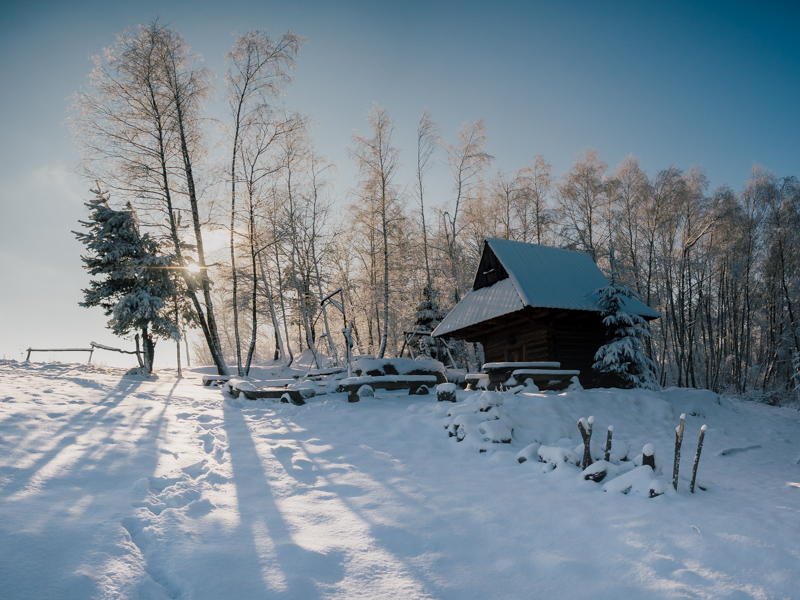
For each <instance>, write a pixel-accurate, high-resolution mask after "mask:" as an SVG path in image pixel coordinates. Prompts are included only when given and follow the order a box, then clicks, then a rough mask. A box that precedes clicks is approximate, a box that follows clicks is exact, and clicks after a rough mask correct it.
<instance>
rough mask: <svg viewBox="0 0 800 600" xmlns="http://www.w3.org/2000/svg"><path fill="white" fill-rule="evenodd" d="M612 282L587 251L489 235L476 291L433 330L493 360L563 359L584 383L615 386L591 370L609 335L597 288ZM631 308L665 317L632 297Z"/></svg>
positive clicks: (646, 315)
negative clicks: (479, 348) (479, 347)
mask: <svg viewBox="0 0 800 600" xmlns="http://www.w3.org/2000/svg"><path fill="white" fill-rule="evenodd" d="M607 284H608V280H607V279H606V277H605V275H603V272H602V271H601V270H600V269H599V268H598V267H597V265H596V264H595V263H594V261H592V259H591V257H590V256H589V255H588V254H584V253H581V252H574V251H572V250H562V249H560V248H551V247H549V246H539V245H536V244H527V243H523V242H514V241H510V240H500V239H495V238H487V239H486V241H485V243H484V247H483V254H482V256H481V260H480V263H479V265H478V270H477V273H476V275H475V282H474V284H473V286H472V290H471V291H470V292H469V293H467V295H466V296H464V298H463V299H462V300H461V302H459V303H458V304H457V305H456V307H455V308H454V309H453V310H452V311H450V313H449V314H448V315H447V316H446V317H445V318H444V320H443V321H442V322H441V323H440V324H439V326H438V327H437V328H436V330H435V331H434V332H433V334H432V335H433V336H434V337H448V338H455V339H460V340H465V341H468V342H479V343H481V344H482V345H483V352H484V356H485V360H486V362H547V361H551V362H558V363H561V368H562V369H566V370H576V371H580V376H579V379H580V382H581V385H582V386H583V387H605V386H613V385H615V384H616V383H617V381H616V380H613V379H612V378H611V377H608V376H601V375H599V374H598V373H595V372H594V371H593V370H592V365H593V364H594V355H595V353H596V352H597V350H598V349H599V348H600V347H601V346H602V345H603V344H605V343H606V341H607V339H606V327H605V325H604V324H603V321H602V318H601V316H600V309H599V306H598V303H597V300H598V299H597V297H596V296H595V295H594V292H595V290H597V289H599V288H601V287H604V286H605V285H607ZM625 307H626V309H627V310H628V311H629V312H632V313H635V314H638V315H641V316H642V317H644V318H645V319H647V320H651V319H655V318H657V317H659V316H660V315H659V313H658V312H656V311H655V310H653V309H652V308H650V307H649V306H647V305H646V304H644V303H642V302H640V301H639V300H636V299H633V298H629V299H626V300H625Z"/></svg>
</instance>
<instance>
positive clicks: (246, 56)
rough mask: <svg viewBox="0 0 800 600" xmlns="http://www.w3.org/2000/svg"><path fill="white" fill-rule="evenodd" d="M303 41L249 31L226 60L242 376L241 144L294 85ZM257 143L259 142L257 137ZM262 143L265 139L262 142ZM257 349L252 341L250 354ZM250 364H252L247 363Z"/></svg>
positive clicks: (238, 359) (232, 240) (235, 299)
mask: <svg viewBox="0 0 800 600" xmlns="http://www.w3.org/2000/svg"><path fill="white" fill-rule="evenodd" d="M302 43H303V38H301V37H300V36H297V35H295V34H293V33H292V32H291V31H287V32H286V33H285V34H283V35H282V36H281V37H280V38H279V39H277V40H273V39H271V38H270V37H269V35H268V34H267V33H266V32H265V31H248V32H247V33H245V34H244V35H239V36H237V37H236V43H235V45H234V49H233V51H231V52H230V53H229V54H228V55H227V57H226V59H227V62H228V70H227V74H226V77H225V80H226V84H227V93H228V106H229V110H230V114H231V118H232V124H231V136H232V143H231V162H230V172H229V176H230V186H231V212H230V251H231V277H232V286H233V288H232V306H233V327H234V335H235V342H236V343H235V351H236V367H237V370H238V374H239V375H240V376H242V375H244V374H245V372H244V369H243V367H242V345H241V341H240V336H239V313H238V305H239V303H238V276H237V270H236V237H235V231H236V214H237V213H236V183H237V178H238V175H239V174H238V172H237V169H236V161H237V158H238V157H239V154H240V152H241V151H242V148H241V141H242V140H243V139H247V137H246V135H244V134H246V132H247V129H249V128H253V127H255V128H260V127H264V126H265V124H267V123H268V122H269V121H270V119H271V118H272V117H273V114H274V110H273V107H272V103H273V102H274V98H275V97H276V96H277V95H278V94H279V93H281V92H282V91H283V90H284V88H285V87H286V85H288V84H289V82H290V81H291V75H290V71H291V69H293V68H294V64H295V57H296V55H297V52H298V50H299V48H300V45H301V44H302ZM256 139H259V138H258V137H257V138H256ZM261 139H263V138H261ZM253 349H254V345H253V343H252V340H251V345H250V354H251V357H252V350H253ZM248 363H249V360H248Z"/></svg>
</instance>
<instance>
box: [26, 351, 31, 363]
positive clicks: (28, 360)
mask: <svg viewBox="0 0 800 600" xmlns="http://www.w3.org/2000/svg"><path fill="white" fill-rule="evenodd" d="M25 362H31V348H28V356H27V357H26V358H25Z"/></svg>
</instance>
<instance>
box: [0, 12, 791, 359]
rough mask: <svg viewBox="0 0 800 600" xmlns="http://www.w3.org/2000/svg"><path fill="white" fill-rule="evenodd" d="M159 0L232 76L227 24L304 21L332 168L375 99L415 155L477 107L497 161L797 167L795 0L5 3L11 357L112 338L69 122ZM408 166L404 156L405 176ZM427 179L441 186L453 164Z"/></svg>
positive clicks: (0, 190)
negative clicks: (83, 90) (93, 65)
mask: <svg viewBox="0 0 800 600" xmlns="http://www.w3.org/2000/svg"><path fill="white" fill-rule="evenodd" d="M155 16H159V17H160V18H161V19H162V20H163V21H165V22H167V23H170V24H171V25H172V26H173V27H175V28H176V29H177V30H179V31H180V32H181V33H182V34H183V36H184V37H185V38H186V40H187V41H188V42H189V43H190V44H191V45H192V47H193V48H194V49H195V50H196V51H197V52H200V53H201V54H202V55H203V57H204V58H205V60H206V62H207V64H208V65H210V66H211V67H213V68H214V69H215V70H216V72H217V74H218V75H219V76H220V77H221V75H222V69H223V59H222V57H223V56H224V54H225V53H226V52H227V51H228V50H229V48H230V45H231V42H232V37H231V33H232V32H233V31H240V32H242V31H245V30H246V29H248V28H258V29H267V30H269V31H270V32H272V33H274V34H279V33H281V32H283V31H285V30H286V29H291V30H293V31H294V32H296V33H299V34H301V35H303V36H305V37H306V38H307V44H306V45H305V46H304V47H303V49H302V51H301V53H300V57H299V60H298V69H297V73H296V80H295V83H294V84H293V86H292V88H291V89H290V92H289V94H288V96H287V99H286V101H287V104H288V105H289V106H290V107H292V108H296V109H298V110H300V111H303V112H306V113H309V114H310V115H311V116H312V117H313V118H314V119H315V120H316V125H315V128H314V138H315V141H316V144H317V147H318V150H319V151H320V152H321V153H322V154H324V155H326V156H327V157H328V158H329V159H331V160H332V161H333V162H335V163H337V165H338V166H339V171H338V182H337V184H336V187H335V190H334V193H335V195H336V197H337V198H339V199H341V200H342V201H346V199H347V193H348V189H349V188H350V186H352V183H353V176H354V168H353V166H352V165H351V164H350V162H349V160H348V159H347V155H346V152H345V148H346V146H347V145H348V143H349V141H350V136H351V134H352V132H353V130H354V129H356V130H358V131H360V132H365V126H364V123H365V115H366V112H367V110H368V109H369V108H370V107H371V105H372V103H373V102H376V103H378V104H379V105H381V106H385V107H387V108H388V109H389V111H390V114H391V115H392V117H393V118H394V120H395V134H396V142H397V145H398V146H399V147H400V149H401V152H402V154H401V161H402V162H404V163H405V164H406V166H407V167H408V168H409V169H410V167H411V165H412V163H413V157H414V152H415V149H414V135H415V128H416V123H417V120H418V119H419V116H420V114H421V113H422V110H423V109H424V108H426V107H427V108H428V109H429V110H431V112H432V113H433V116H434V118H435V119H436V120H437V121H438V122H439V124H440V125H441V128H442V135H443V137H444V138H445V139H453V137H454V136H455V133H456V131H457V129H458V127H459V126H460V125H461V123H463V122H464V121H467V120H477V119H479V118H484V119H485V120H486V125H487V128H488V135H489V144H488V148H487V150H488V151H489V152H490V153H491V154H492V155H494V156H495V158H496V161H495V165H494V167H495V168H501V169H503V170H509V169H513V168H517V167H521V166H523V165H525V164H526V163H527V162H529V161H530V160H531V159H532V158H533V156H534V155H536V154H543V155H544V156H545V157H546V158H547V159H548V160H550V162H551V163H552V164H553V166H554V168H555V171H556V172H557V173H563V172H564V171H565V170H567V169H569V167H570V166H571V164H572V162H573V160H574V157H575V154H576V153H578V152H580V151H581V150H583V149H585V148H587V147H593V148H596V149H598V151H599V152H600V155H601V157H602V158H603V159H604V160H605V161H606V162H607V163H608V164H609V166H610V167H612V168H613V166H614V165H616V164H617V163H618V162H619V161H620V160H621V159H622V158H624V157H625V156H627V155H628V154H633V155H635V156H637V157H639V158H640V159H641V161H642V165H643V167H644V168H645V169H646V170H647V171H648V172H649V173H650V174H654V173H655V172H656V171H657V170H659V169H662V168H666V167H668V166H669V165H671V164H675V165H676V166H678V167H679V168H682V169H689V168H690V167H691V166H692V165H699V166H701V167H703V168H704V169H705V170H706V171H707V174H708V177H709V180H710V182H711V185H712V187H713V186H718V185H722V184H726V183H727V184H730V185H731V186H732V187H734V188H735V189H740V188H741V187H742V185H743V183H744V181H745V180H746V179H747V177H748V175H749V172H750V170H751V168H752V166H753V164H754V163H759V164H761V165H763V166H765V167H767V168H769V169H771V170H773V171H774V172H775V173H776V174H777V175H779V176H783V175H798V176H800V150H798V140H800V110H798V107H800V36H799V35H798V34H797V23H798V22H800V5H798V4H797V3H790V2H785V3H769V2H767V3H755V2H753V3H736V2H719V3H710V2H671V3H656V2H641V1H639V2H533V1H532V2H492V3H490V2H436V1H430V2H402V3H401V2H397V3H386V2H357V1H355V2H352V1H351V2H347V1H345V2H271V1H269V0H259V1H252V2H248V1H237V0H231V1H229V2H224V3H222V2H202V1H197V2H148V1H139V2H136V3H126V4H118V3H113V2H63V1H61V2H37V1H35V0H34V1H32V2H28V3H26V4H23V3H15V4H13V5H12V4H10V3H6V4H4V5H3V7H2V8H0V82H2V84H0V206H1V207H2V214H3V219H1V220H0V277H1V278H2V279H1V280H2V281H3V291H2V293H0V323H2V330H3V335H2V336H0V356H5V357H6V358H18V357H19V356H20V352H21V351H22V349H23V348H26V347H27V346H29V345H40V346H41V345H51V346H66V345H69V346H72V345H75V344H78V345H83V344H86V343H88V341H89V340H96V341H98V342H103V341H105V343H114V342H115V340H114V338H113V337H111V336H110V334H108V333H107V332H106V331H105V330H104V328H103V325H104V318H103V316H102V314H100V311H99V309H93V310H91V311H90V310H87V309H83V308H80V307H78V306H77V302H78V301H79V300H80V288H81V287H82V286H85V285H86V282H87V279H86V276H85V274H84V273H83V271H82V269H81V264H80V260H79V254H80V251H81V247H80V245H79V244H78V243H77V242H76V241H75V240H74V239H73V236H72V234H71V233H70V231H71V230H73V229H76V228H77V221H78V219H80V218H83V217H84V215H85V211H84V208H83V205H82V202H83V201H84V200H85V199H87V198H88V197H89V194H88V192H87V191H86V188H87V185H86V182H82V181H80V179H78V178H77V177H76V176H75V175H73V174H72V171H71V170H72V168H73V165H74V164H75V162H76V160H77V155H76V153H75V149H74V147H73V144H72V142H71V140H70V138H69V135H68V132H67V129H66V127H65V126H64V121H65V119H66V116H67V115H66V107H67V100H66V98H67V97H68V96H69V95H70V94H71V93H73V92H75V91H76V90H78V89H79V87H80V86H81V85H82V84H83V82H84V81H85V79H86V75H87V74H88V72H89V70H90V64H89V61H88V56H89V55H90V54H94V53H97V52H99V51H100V50H101V49H102V48H103V47H104V46H108V45H110V44H112V43H113V41H114V36H115V35H116V34H117V33H119V32H121V31H122V30H123V29H125V28H126V27H131V26H135V25H136V24H138V23H143V22H146V21H149V20H151V19H152V18H154V17H155ZM400 177H401V179H403V178H407V179H408V180H410V173H409V172H406V173H401V175H400ZM433 177H434V181H433V182H432V187H431V189H432V192H433V194H435V195H436V198H437V200H438V201H441V202H444V201H446V200H447V195H448V192H449V182H448V180H447V177H446V174H445V172H444V169H443V168H442V167H441V166H439V167H438V168H437V170H436V171H435V172H434V175H433Z"/></svg>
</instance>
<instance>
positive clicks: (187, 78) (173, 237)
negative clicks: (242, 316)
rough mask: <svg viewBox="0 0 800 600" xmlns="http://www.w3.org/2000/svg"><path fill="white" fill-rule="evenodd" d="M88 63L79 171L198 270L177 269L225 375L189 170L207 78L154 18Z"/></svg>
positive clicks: (78, 126) (75, 114) (75, 118)
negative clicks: (182, 222)
mask: <svg viewBox="0 0 800 600" xmlns="http://www.w3.org/2000/svg"><path fill="white" fill-rule="evenodd" d="M93 62H94V64H95V67H94V70H93V71H92V73H91V74H90V77H89V86H88V89H87V91H85V92H83V93H81V94H77V95H76V96H75V97H74V99H73V104H72V118H71V122H72V126H73V131H74V132H75V135H76V139H77V141H78V142H79V144H80V145H81V147H82V150H83V156H84V163H83V165H84V172H85V174H86V175H88V176H90V177H91V178H92V179H96V180H98V181H101V182H102V183H103V184H104V185H107V186H109V187H110V188H112V189H114V190H115V191H116V192H117V194H118V195H120V196H121V197H123V198H125V199H130V200H131V202H133V203H134V205H135V206H137V207H138V208H139V209H140V210H141V211H142V212H149V214H150V216H151V218H152V223H151V224H152V225H155V226H158V227H160V228H162V229H163V230H165V237H166V238H167V239H168V240H169V241H170V242H171V244H172V246H173V247H174V251H175V255H176V257H177V259H178V262H179V265H180V266H181V267H183V268H184V269H185V268H187V267H189V266H190V265H196V266H197V268H198V269H199V270H200V272H201V276H200V277H198V278H194V277H192V276H191V275H190V274H189V273H187V272H186V271H185V270H184V271H183V273H184V274H185V277H184V279H185V281H186V286H187V289H188V291H189V296H190V299H191V300H192V304H193V306H194V310H195V312H196V313H197V320H198V322H199V324H200V327H201V329H202V331H203V334H204V336H205V339H206V343H207V345H208V349H209V352H210V354H211V357H212V359H213V361H214V363H215V365H216V366H217V369H218V371H219V372H220V373H221V374H227V372H228V369H227V366H226V365H225V361H224V358H223V355H222V349H221V344H220V338H219V332H218V329H217V323H216V319H215V315H214V303H213V300H212V296H211V280H210V278H209V276H208V271H207V270H208V265H207V264H206V257H205V250H204V245H203V225H202V222H203V219H202V217H201V201H200V191H199V190H198V185H197V179H196V174H195V170H196V168H197V166H198V165H199V164H200V163H201V159H202V157H203V155H204V152H205V144H204V131H203V126H202V125H203V123H202V119H201V116H202V110H203V106H204V101H205V100H206V99H207V98H208V96H209V95H210V92H211V90H210V73H209V71H208V70H207V69H206V68H204V67H202V65H201V62H200V59H199V57H198V56H197V55H195V54H193V53H192V52H191V49H190V48H189V46H188V44H186V42H185V41H184V40H183V38H182V37H181V36H180V35H179V34H178V33H177V32H175V31H173V30H171V29H169V28H167V27H165V26H163V25H161V24H160V23H159V22H158V21H157V20H156V21H152V22H151V23H148V24H147V25H143V26H140V27H138V28H137V29H135V30H126V31H125V32H123V33H122V34H120V35H119V36H118V37H117V42H116V43H115V44H114V46H112V47H110V48H107V49H106V50H105V51H104V53H103V55H102V56H96V57H94V58H93ZM184 210H185V211H186V212H188V214H189V215H190V218H191V231H192V236H191V237H190V239H189V240H184V239H183V237H182V235H181V232H180V231H179V227H178V221H177V219H178V217H177V216H178V213H179V211H184ZM192 253H196V259H195V257H193V256H192ZM201 299H202V300H201Z"/></svg>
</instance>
